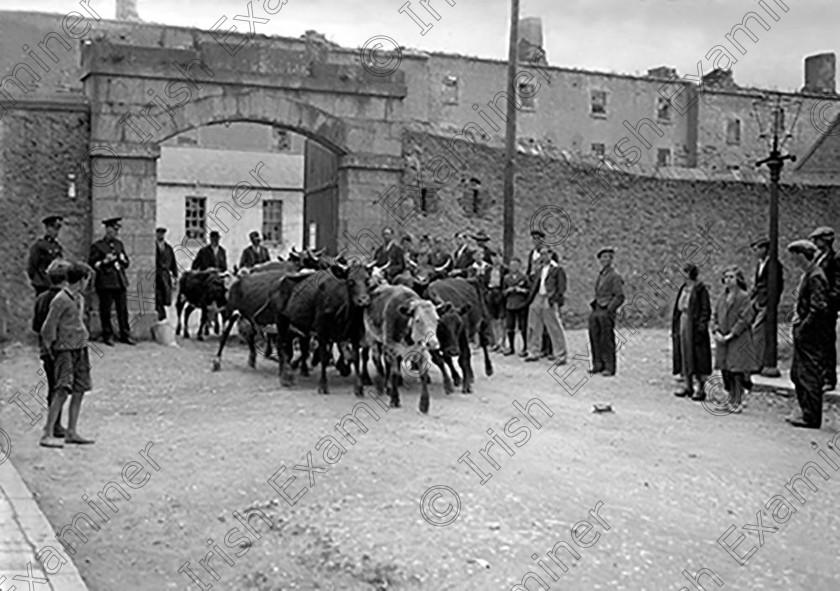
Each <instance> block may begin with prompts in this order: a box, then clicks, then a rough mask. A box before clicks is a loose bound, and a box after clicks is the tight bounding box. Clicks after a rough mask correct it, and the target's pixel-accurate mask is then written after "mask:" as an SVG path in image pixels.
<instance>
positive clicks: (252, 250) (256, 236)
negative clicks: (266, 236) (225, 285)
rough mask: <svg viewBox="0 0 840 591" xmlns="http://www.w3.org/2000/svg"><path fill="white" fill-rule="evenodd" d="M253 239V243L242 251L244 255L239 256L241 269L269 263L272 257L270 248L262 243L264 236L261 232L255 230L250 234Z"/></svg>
mask: <svg viewBox="0 0 840 591" xmlns="http://www.w3.org/2000/svg"><path fill="white" fill-rule="evenodd" d="M248 238H250V239H251V244H250V245H248V246H247V247H246V248H245V250H243V251H242V256H241V257H239V267H240V268H241V269H249V268H251V267H253V266H254V265H259V264H262V263H267V262H268V261H269V259H270V257H269V256H268V249H267V248H266V247H265V246H263V245H262V237H261V236H260V233H259V232H257V231H256V230H254V231H253V232H251V233H250V234H248Z"/></svg>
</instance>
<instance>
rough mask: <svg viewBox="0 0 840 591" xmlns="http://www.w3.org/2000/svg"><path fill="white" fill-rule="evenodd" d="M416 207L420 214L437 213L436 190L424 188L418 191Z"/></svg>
mask: <svg viewBox="0 0 840 591" xmlns="http://www.w3.org/2000/svg"><path fill="white" fill-rule="evenodd" d="M416 207H417V209H418V210H419V211H420V213H435V212H437V189H435V188H433V187H424V188H422V189H420V195H419V197H418V198H417V204H416Z"/></svg>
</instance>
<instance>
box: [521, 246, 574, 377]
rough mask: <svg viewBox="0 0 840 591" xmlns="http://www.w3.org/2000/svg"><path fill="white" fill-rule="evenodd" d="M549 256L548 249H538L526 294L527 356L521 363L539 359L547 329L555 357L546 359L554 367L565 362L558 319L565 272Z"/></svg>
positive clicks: (562, 338) (563, 341) (544, 247)
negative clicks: (535, 265) (529, 287)
mask: <svg viewBox="0 0 840 591" xmlns="http://www.w3.org/2000/svg"><path fill="white" fill-rule="evenodd" d="M552 254H553V253H552V252H551V249H550V248H549V247H548V246H545V245H543V246H540V258H539V260H538V265H539V267H538V268H537V270H536V272H535V274H534V279H535V281H534V282H533V283H532V284H531V293H530V295H529V301H530V302H531V303H530V306H529V308H528V336H529V340H530V343H529V344H528V350H529V351H530V353H529V355H528V356H527V357H526V358H525V361H537V360H539V359H540V357H541V356H540V355H539V354H538V353H537V352H538V351H539V350H540V345H541V344H542V336H543V330H547V331H548V335H549V338H550V339H551V345H552V349H553V351H554V352H555V355H548V356H547V357H548V359H549V361H554V362H555V364H556V365H562V364H564V363H566V334H565V332H564V330H563V322H562V321H561V320H560V309H561V308H562V307H563V303H564V295H565V293H566V272H565V271H564V270H563V267H561V266H560V265H558V264H557V263H556V262H555V261H554V260H553V258H552Z"/></svg>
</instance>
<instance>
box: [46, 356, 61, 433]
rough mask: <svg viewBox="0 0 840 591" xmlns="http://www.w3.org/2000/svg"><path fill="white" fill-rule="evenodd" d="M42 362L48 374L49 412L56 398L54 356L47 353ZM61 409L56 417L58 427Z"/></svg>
mask: <svg viewBox="0 0 840 591" xmlns="http://www.w3.org/2000/svg"><path fill="white" fill-rule="evenodd" d="M41 362H42V363H43V364H44V372H46V374H47V413H49V407H50V406H52V401H53V398H55V364H54V363H53V358H52V357H47V356H46V355H44V356H42V357H41ZM61 410H62V409H60V408H59V409H58V416H57V417H56V419H55V425H56V427H58V426H59V425H61Z"/></svg>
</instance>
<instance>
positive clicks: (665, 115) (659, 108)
mask: <svg viewBox="0 0 840 591" xmlns="http://www.w3.org/2000/svg"><path fill="white" fill-rule="evenodd" d="M656 118H657V119H658V120H659V121H670V120H671V99H669V98H665V97H663V96H660V97H658V98H657V99H656Z"/></svg>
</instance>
